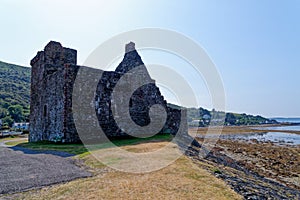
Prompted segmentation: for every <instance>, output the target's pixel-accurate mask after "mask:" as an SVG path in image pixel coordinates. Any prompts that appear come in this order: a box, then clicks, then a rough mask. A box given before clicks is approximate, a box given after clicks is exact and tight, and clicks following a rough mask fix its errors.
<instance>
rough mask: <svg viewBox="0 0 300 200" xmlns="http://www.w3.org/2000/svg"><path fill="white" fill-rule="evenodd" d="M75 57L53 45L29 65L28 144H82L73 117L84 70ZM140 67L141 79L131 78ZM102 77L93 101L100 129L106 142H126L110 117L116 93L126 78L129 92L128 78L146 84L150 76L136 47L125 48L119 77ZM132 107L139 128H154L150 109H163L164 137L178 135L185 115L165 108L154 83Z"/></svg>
mask: <svg viewBox="0 0 300 200" xmlns="http://www.w3.org/2000/svg"><path fill="white" fill-rule="evenodd" d="M76 56H77V52H76V50H74V49H69V48H65V47H62V45H61V44H60V43H58V42H54V41H51V42H49V43H48V44H47V45H46V47H45V48H44V51H40V52H38V53H37V55H36V56H35V57H34V58H33V59H32V60H31V63H30V64H31V66H32V76H31V105H30V112H31V113H30V136H29V141H30V142H36V141H61V142H67V143H70V142H79V141H80V138H79V136H78V133H77V131H76V127H75V124H74V119H73V113H72V91H73V85H74V81H75V78H76V75H77V73H78V70H79V68H81V67H82V66H78V65H77V63H76ZM137 66H142V67H143V69H144V70H143V73H142V74H141V73H140V74H134V73H131V72H130V71H131V70H132V69H134V68H136V67H137ZM100 72H101V74H102V77H101V79H100V80H99V83H98V87H97V88H96V96H95V102H96V104H95V114H96V115H97V118H98V123H99V125H100V126H101V128H102V129H103V131H104V132H105V134H106V135H107V136H108V137H124V136H125V137H126V136H128V135H127V134H126V132H124V131H123V130H122V129H120V128H119V127H118V124H117V123H116V121H115V118H114V116H113V114H112V108H111V100H112V99H111V98H112V91H113V89H114V87H115V86H116V84H117V82H118V81H119V80H120V78H121V77H122V76H123V75H124V74H129V79H128V82H126V83H125V85H124V87H127V88H128V87H130V86H131V84H132V83H131V79H130V77H133V76H139V78H140V79H144V78H145V77H149V78H150V75H149V74H148V71H147V69H146V67H145V65H144V63H143V61H142V59H141V57H140V56H139V54H138V53H137V51H136V50H135V44H134V43H133V42H130V43H129V44H127V45H126V47H125V55H124V58H123V60H122V62H121V63H120V64H119V65H118V67H117V68H116V70H115V71H104V72H103V71H102V70H99V73H100ZM132 80H133V79H132ZM128 103H129V111H130V116H131V118H132V120H133V121H134V122H135V123H136V124H137V125H139V126H146V125H147V124H149V123H150V118H149V108H150V107H151V106H152V105H154V104H160V105H161V106H162V107H163V108H165V110H166V111H167V121H166V123H165V125H164V127H163V129H162V130H161V131H160V133H170V134H175V133H177V131H178V129H179V123H180V117H181V110H180V109H178V108H174V107H170V106H168V105H167V102H166V101H165V100H164V97H163V96H162V95H161V93H160V91H159V88H158V87H157V86H156V85H155V83H154V82H153V83H149V84H146V85H143V86H142V87H140V88H139V89H138V90H136V91H135V92H134V93H133V94H132V97H131V98H130V102H128Z"/></svg>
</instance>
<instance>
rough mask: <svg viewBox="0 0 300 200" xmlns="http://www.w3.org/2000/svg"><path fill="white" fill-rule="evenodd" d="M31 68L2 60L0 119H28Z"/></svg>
mask: <svg viewBox="0 0 300 200" xmlns="http://www.w3.org/2000/svg"><path fill="white" fill-rule="evenodd" d="M30 70H31V69H30V68H28V67H22V66H18V65H14V64H9V63H5V62H1V61H0V83H1V84H0V119H1V120H2V122H3V123H6V124H8V125H11V124H12V123H13V121H16V122H21V121H27V120H28V116H29V102H30Z"/></svg>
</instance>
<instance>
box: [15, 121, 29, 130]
mask: <svg viewBox="0 0 300 200" xmlns="http://www.w3.org/2000/svg"><path fill="white" fill-rule="evenodd" d="M13 128H15V129H21V130H29V123H25V122H22V123H14V124H13Z"/></svg>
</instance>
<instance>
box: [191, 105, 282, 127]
mask: <svg viewBox="0 0 300 200" xmlns="http://www.w3.org/2000/svg"><path fill="white" fill-rule="evenodd" d="M187 117H188V123H189V125H190V126H208V125H229V126H230V125H234V126H240V125H259V124H276V123H278V122H277V121H276V120H273V119H268V118H265V117H262V116H259V115H256V116H254V115H248V114H245V113H243V114H239V113H230V112H227V113H225V112H223V111H216V110H214V109H213V110H211V111H209V110H206V109H204V108H201V107H200V108H188V109H187Z"/></svg>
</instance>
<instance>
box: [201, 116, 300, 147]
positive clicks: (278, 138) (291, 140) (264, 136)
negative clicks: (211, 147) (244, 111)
mask: <svg viewBox="0 0 300 200" xmlns="http://www.w3.org/2000/svg"><path fill="white" fill-rule="evenodd" d="M276 120H277V121H278V122H290V123H300V118H277V119H276ZM259 129H262V128H259ZM263 129H266V132H265V133H251V134H232V135H221V136H220V138H222V139H233V140H247V141H248V140H251V139H256V140H258V141H263V142H267V141H271V142H274V143H276V144H290V145H300V135H299V134H294V133H285V132H280V131H282V130H285V131H300V125H297V126H278V127H264V128H263ZM268 130H276V132H268ZM277 131H278V132H277ZM199 137H200V136H199ZM207 137H215V136H214V135H211V136H207Z"/></svg>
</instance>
